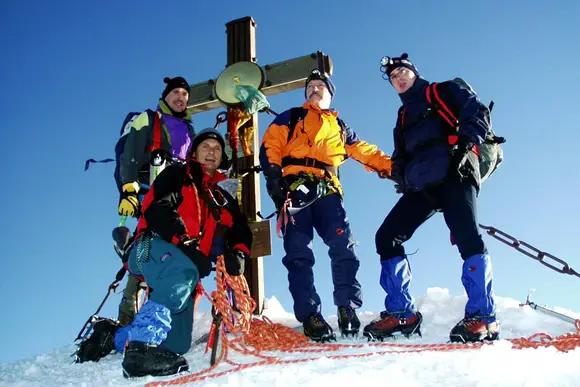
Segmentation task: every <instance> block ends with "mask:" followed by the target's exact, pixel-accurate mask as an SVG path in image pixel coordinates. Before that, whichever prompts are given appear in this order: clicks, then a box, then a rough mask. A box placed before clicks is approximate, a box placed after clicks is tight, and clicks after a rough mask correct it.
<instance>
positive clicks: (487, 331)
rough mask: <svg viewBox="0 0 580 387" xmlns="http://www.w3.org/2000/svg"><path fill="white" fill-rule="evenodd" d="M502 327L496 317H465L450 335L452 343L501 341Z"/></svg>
mask: <svg viewBox="0 0 580 387" xmlns="http://www.w3.org/2000/svg"><path fill="white" fill-rule="evenodd" d="M499 333H500V325H499V321H497V320H496V319H495V317H487V318H484V317H478V316H473V317H465V318H464V319H463V320H461V321H459V322H458V323H457V325H455V326H454V327H453V329H452V330H451V333H450V334H449V339H450V340H451V342H452V343H475V342H478V341H484V340H485V341H494V340H497V339H499Z"/></svg>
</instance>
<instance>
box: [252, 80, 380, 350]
mask: <svg viewBox="0 0 580 387" xmlns="http://www.w3.org/2000/svg"><path fill="white" fill-rule="evenodd" d="M334 93H335V86H334V84H333V82H332V81H331V79H330V78H329V77H328V76H327V75H325V74H322V73H321V72H320V71H319V70H314V71H313V72H312V73H311V74H310V76H309V77H308V78H307V80H306V83H305V97H306V103H304V105H302V107H296V108H292V109H290V110H287V111H285V112H283V113H281V114H280V115H278V117H277V118H276V119H275V120H274V122H272V124H271V125H270V126H269V127H268V129H267V130H266V133H265V134H264V138H263V140H262V145H261V148H260V165H261V167H262V170H263V171H264V175H265V177H266V182H267V184H266V185H267V189H268V194H269V195H270V197H271V198H272V200H273V201H274V204H275V206H276V209H277V210H278V211H281V210H284V211H285V209H284V208H286V206H285V205H284V203H287V200H288V199H290V202H291V206H292V207H294V210H295V211H296V207H298V208H301V207H303V208H302V209H301V210H299V211H298V212H296V213H295V214H294V215H293V217H294V222H291V223H288V225H287V228H286V231H285V234H284V249H285V251H286V256H285V257H284V258H283V259H282V262H283V263H284V265H285V266H286V268H287V269H288V281H289V288H290V293H291V294H292V297H293V299H294V314H295V316H296V318H297V319H298V321H300V322H302V324H303V326H304V334H305V335H306V336H308V337H309V338H311V339H312V340H315V341H327V340H329V339H332V338H333V337H334V333H333V330H332V328H331V327H330V326H329V325H328V324H327V323H326V321H325V320H324V318H323V317H322V315H321V313H320V312H321V306H320V297H319V296H318V294H317V293H316V289H315V287H314V277H313V272H312V267H313V266H314V254H313V252H312V248H311V243H312V239H313V237H314V235H313V229H316V231H317V233H318V234H319V235H320V236H321V237H322V239H323V240H324V243H325V244H326V245H328V247H329V256H330V259H331V267H332V279H333V283H334V303H335V305H336V306H337V307H338V325H339V329H340V331H341V333H342V334H343V335H349V334H356V333H358V330H359V328H360V322H359V320H358V318H357V316H356V313H355V309H356V308H359V307H360V306H361V305H362V297H361V286H360V284H359V282H358V281H357V279H356V274H357V271H358V268H359V260H358V258H357V256H356V253H355V250H354V245H355V240H354V237H353V235H352V232H351V230H350V225H349V223H348V219H347V216H346V212H345V209H344V206H343V200H342V196H343V190H342V186H341V184H340V182H339V178H338V177H339V176H338V168H339V167H340V165H341V164H342V163H343V162H344V161H345V160H346V159H347V158H349V157H350V158H353V159H355V160H357V161H358V162H360V163H361V164H363V165H364V167H365V168H366V169H367V170H368V171H373V172H378V173H379V175H380V176H381V177H390V174H391V158H390V157H389V156H387V155H385V154H384V153H383V152H381V151H380V150H379V149H378V148H377V146H375V145H371V144H369V143H367V142H365V141H362V140H361V139H359V137H358V135H357V134H356V133H355V132H354V131H353V130H352V129H351V128H350V127H349V126H348V125H347V124H346V123H344V121H342V120H341V119H340V118H339V117H338V113H337V112H336V111H334V110H331V109H330V102H331V100H332V97H333V96H334Z"/></svg>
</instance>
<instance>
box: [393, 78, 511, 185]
mask: <svg viewBox="0 0 580 387" xmlns="http://www.w3.org/2000/svg"><path fill="white" fill-rule="evenodd" d="M451 82H455V83H457V84H458V85H460V86H462V87H464V88H466V89H468V90H469V91H471V92H472V93H473V94H476V93H475V90H474V89H473V87H471V85H470V84H469V83H467V82H466V81H465V80H463V79H462V78H454V79H453V80H452V81H451ZM437 86H438V83H431V84H430V85H429V86H428V87H427V91H426V96H427V102H429V104H430V105H431V109H432V110H433V111H435V112H437V113H438V114H439V115H440V116H441V118H443V120H444V121H445V122H446V123H447V124H449V126H450V128H451V131H450V134H449V137H450V143H453V142H454V141H457V131H458V129H459V120H458V119H457V117H456V115H455V114H453V112H452V111H451V109H450V108H449V107H448V106H447V104H446V103H445V102H444V101H443V100H442V99H441V97H440V96H439V93H438V92H437ZM493 106H494V102H493V101H491V102H490V104H489V106H488V110H487V116H488V119H489V122H490V129H489V131H488V132H487V135H486V137H485V140H484V141H483V143H482V144H480V145H479V146H478V157H479V175H480V183H483V182H484V181H485V180H487V179H488V178H489V177H490V176H491V175H492V174H493V173H494V172H495V171H496V170H497V168H498V167H499V165H500V164H501V163H502V161H503V149H502V148H501V146H500V144H503V143H504V142H505V141H506V140H505V138H504V137H498V136H496V135H495V132H494V131H493V129H492V128H491V117H490V115H491V111H492V109H493ZM404 114H405V111H404V108H403V111H402V112H401V115H400V121H399V122H401V126H402V123H403V122H404ZM452 136H454V137H455V140H454V141H453V140H451V137H452Z"/></svg>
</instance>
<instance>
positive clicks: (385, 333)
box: [363, 311, 423, 341]
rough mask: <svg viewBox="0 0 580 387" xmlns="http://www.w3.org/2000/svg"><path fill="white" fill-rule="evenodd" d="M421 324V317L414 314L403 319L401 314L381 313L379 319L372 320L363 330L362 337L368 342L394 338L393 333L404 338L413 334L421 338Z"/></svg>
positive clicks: (419, 314)
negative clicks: (399, 334)
mask: <svg viewBox="0 0 580 387" xmlns="http://www.w3.org/2000/svg"><path fill="white" fill-rule="evenodd" d="M421 322H423V316H422V315H421V313H419V312H415V313H414V314H413V315H411V316H407V317H405V315H404V314H402V313H388V312H386V311H385V312H381V317H379V318H377V319H375V320H373V321H372V322H371V323H370V324H368V325H367V326H366V327H365V328H364V332H363V336H364V337H367V338H368V339H369V340H380V341H383V339H385V338H388V337H392V336H394V334H395V333H401V334H403V335H405V336H406V337H409V336H411V335H413V334H418V335H419V336H421V329H420V327H421Z"/></svg>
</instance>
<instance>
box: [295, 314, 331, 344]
mask: <svg viewBox="0 0 580 387" xmlns="http://www.w3.org/2000/svg"><path fill="white" fill-rule="evenodd" d="M302 326H303V327H304V336H306V337H308V338H309V339H310V340H312V341H316V342H319V343H324V342H326V341H333V340H336V336H335V335H334V332H333V331H332V328H331V327H330V325H328V323H327V322H326V321H325V320H324V318H323V317H322V316H321V315H320V314H312V315H310V316H309V317H308V318H307V319H306V320H304V321H303V322H302Z"/></svg>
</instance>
